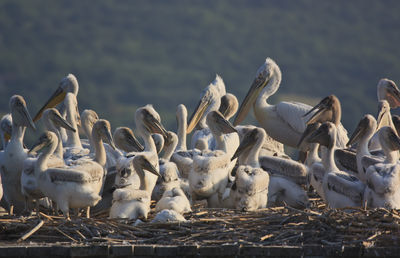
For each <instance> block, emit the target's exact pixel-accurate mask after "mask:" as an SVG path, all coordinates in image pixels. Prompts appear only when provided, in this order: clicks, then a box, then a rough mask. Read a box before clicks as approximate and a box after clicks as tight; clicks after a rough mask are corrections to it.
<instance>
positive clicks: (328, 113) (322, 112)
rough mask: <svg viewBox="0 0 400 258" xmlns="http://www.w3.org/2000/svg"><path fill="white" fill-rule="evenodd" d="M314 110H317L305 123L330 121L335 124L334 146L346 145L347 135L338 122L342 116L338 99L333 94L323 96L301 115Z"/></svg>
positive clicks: (341, 146) (342, 146)
mask: <svg viewBox="0 0 400 258" xmlns="http://www.w3.org/2000/svg"><path fill="white" fill-rule="evenodd" d="M314 110H317V111H316V112H315V113H314V114H313V115H312V116H311V117H310V118H309V119H307V122H306V124H311V123H315V122H320V123H324V122H326V121H329V122H332V123H334V124H335V126H336V128H337V129H336V132H337V136H336V146H337V147H338V148H344V147H346V143H347V142H348V141H349V138H348V137H347V131H346V129H345V128H344V127H343V125H342V124H341V123H340V119H341V118H342V108H341V105H340V101H339V99H338V98H337V97H336V96H335V95H329V96H328V97H325V98H323V99H322V100H321V101H320V102H319V103H318V104H317V105H316V106H314V107H313V108H312V109H311V110H309V111H308V112H307V113H306V114H304V115H303V116H307V115H309V114H311V112H313V111H314Z"/></svg>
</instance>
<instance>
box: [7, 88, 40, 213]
mask: <svg viewBox="0 0 400 258" xmlns="http://www.w3.org/2000/svg"><path fill="white" fill-rule="evenodd" d="M10 109H11V116H12V134H11V139H10V141H9V143H8V144H7V147H6V148H5V150H4V152H1V154H0V165H1V167H0V169H1V177H2V180H3V191H4V198H5V200H6V201H7V203H8V204H9V206H10V213H12V212H13V208H12V206H14V210H15V211H16V212H17V213H20V212H22V211H23V209H24V206H25V205H24V203H25V198H24V196H23V194H22V192H21V173H22V166H23V163H24V160H25V159H26V158H27V150H26V149H25V148H24V144H23V139H24V134H25V129H26V127H27V126H29V127H30V128H32V129H35V125H34V124H33V121H32V119H31V116H30V115H29V112H28V110H27V108H26V103H25V100H24V98H23V97H22V96H19V95H14V96H12V97H11V98H10Z"/></svg>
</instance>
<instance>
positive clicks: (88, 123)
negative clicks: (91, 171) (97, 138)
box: [80, 109, 115, 153]
mask: <svg viewBox="0 0 400 258" xmlns="http://www.w3.org/2000/svg"><path fill="white" fill-rule="evenodd" d="M80 117H81V126H82V129H83V132H84V133H85V135H86V137H87V142H83V141H81V143H82V146H83V147H84V148H86V149H90V153H93V151H94V149H93V140H92V129H93V125H94V123H96V121H97V120H99V116H98V115H97V113H96V112H95V111H94V110H91V109H85V110H83V112H82V114H81V116H80ZM114 140H115V139H114Z"/></svg>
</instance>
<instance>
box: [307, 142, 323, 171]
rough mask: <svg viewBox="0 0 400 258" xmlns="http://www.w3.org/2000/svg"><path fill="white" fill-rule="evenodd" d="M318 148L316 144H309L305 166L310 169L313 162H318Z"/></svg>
mask: <svg viewBox="0 0 400 258" xmlns="http://www.w3.org/2000/svg"><path fill="white" fill-rule="evenodd" d="M318 147H319V144H318V143H311V144H310V151H309V152H308V154H307V159H306V162H305V164H306V165H307V166H308V167H310V166H312V164H314V163H315V162H318V161H320V158H319V156H318Z"/></svg>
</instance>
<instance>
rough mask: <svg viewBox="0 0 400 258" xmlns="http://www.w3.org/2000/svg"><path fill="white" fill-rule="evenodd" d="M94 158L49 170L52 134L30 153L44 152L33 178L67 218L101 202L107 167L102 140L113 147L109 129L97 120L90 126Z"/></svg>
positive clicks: (49, 133)
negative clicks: (71, 213) (71, 209)
mask: <svg viewBox="0 0 400 258" xmlns="http://www.w3.org/2000/svg"><path fill="white" fill-rule="evenodd" d="M92 136H93V142H94V148H95V155H96V156H95V158H94V160H90V159H81V160H78V161H77V162H76V163H75V164H74V165H72V166H68V167H63V168H49V167H48V159H49V157H50V155H51V154H52V153H53V152H54V150H55V148H56V146H57V141H58V139H57V136H56V135H55V134H54V133H52V132H46V133H44V134H43V135H42V136H41V137H40V139H39V141H38V143H37V144H35V146H34V147H32V149H31V150H32V151H35V150H37V149H40V148H43V151H42V154H41V155H40V156H39V158H38V161H37V162H36V164H35V175H36V180H37V181H38V184H39V188H40V189H41V191H42V193H43V194H44V195H45V196H48V197H49V198H51V199H52V200H53V201H55V202H56V203H57V205H58V207H59V208H60V209H61V211H62V212H63V214H64V216H66V217H69V208H84V207H88V206H94V205H95V204H96V203H97V202H98V201H99V200H100V199H101V197H100V195H99V193H100V190H101V187H102V183H103V175H104V166H105V163H106V157H105V150H104V147H103V140H104V141H106V142H108V143H109V144H110V145H112V146H113V142H112V136H111V133H110V125H109V123H108V122H107V121H106V120H102V119H101V120H99V121H97V122H96V123H95V125H94V126H93V132H92Z"/></svg>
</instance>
